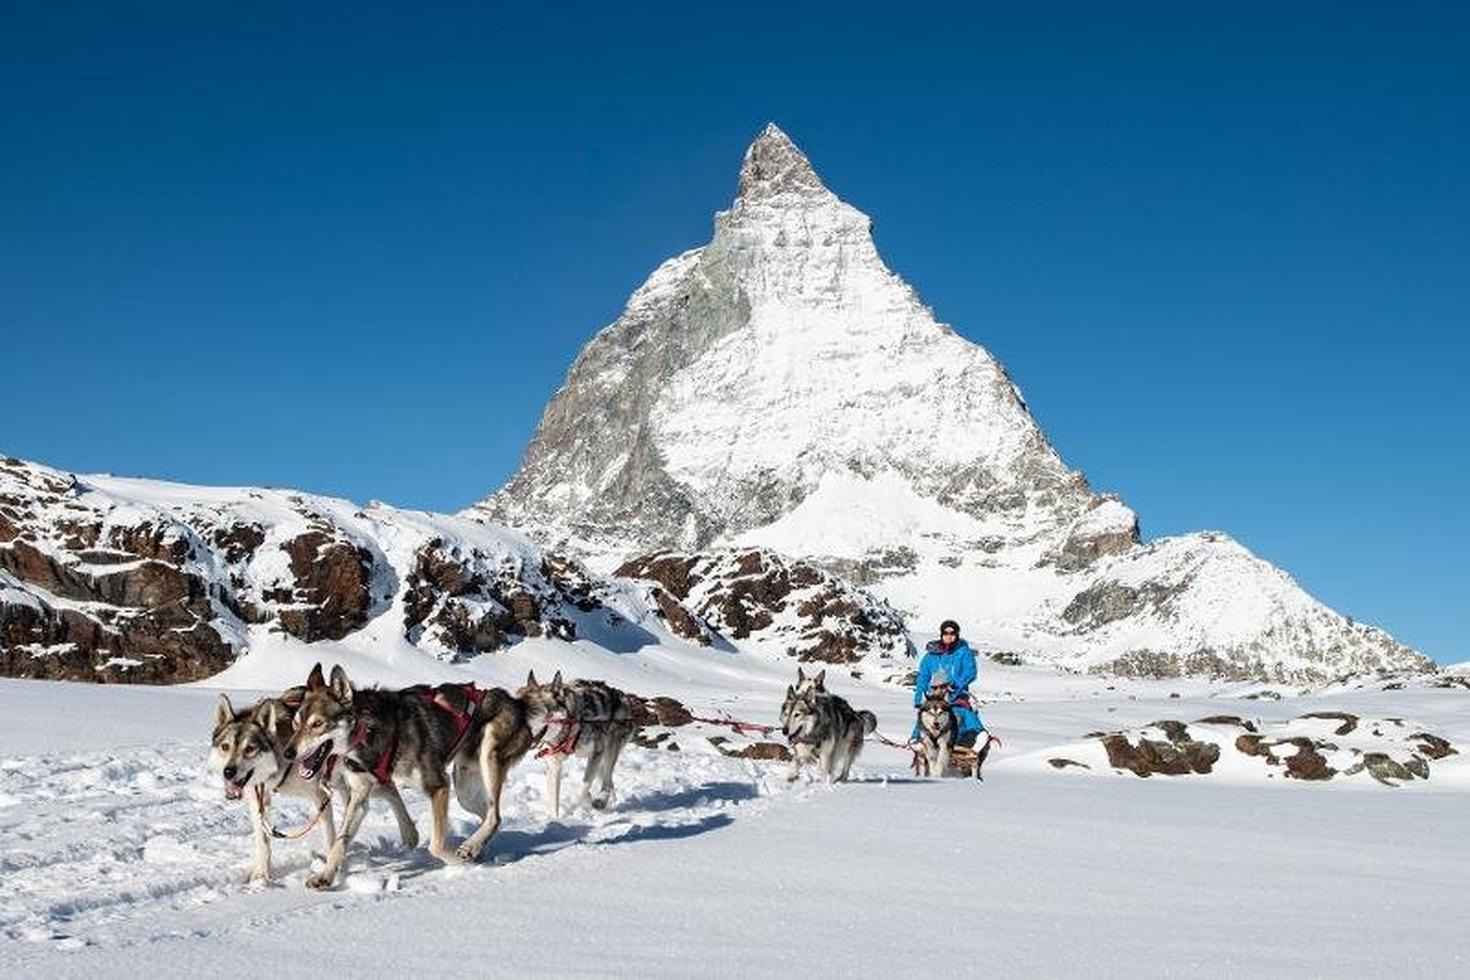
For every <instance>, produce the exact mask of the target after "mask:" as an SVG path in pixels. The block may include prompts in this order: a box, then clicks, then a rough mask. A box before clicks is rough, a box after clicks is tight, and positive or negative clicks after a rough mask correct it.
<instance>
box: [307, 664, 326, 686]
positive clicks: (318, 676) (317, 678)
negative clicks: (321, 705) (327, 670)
mask: <svg viewBox="0 0 1470 980" xmlns="http://www.w3.org/2000/svg"><path fill="white" fill-rule="evenodd" d="M326 686H327V681H326V679H325V678H324V677H322V665H321V664H320V663H318V664H317V665H316V666H315V667H313V668H311V673H309V674H307V675H306V689H307V690H308V691H320V690H321V689H322V688H324V687H326Z"/></svg>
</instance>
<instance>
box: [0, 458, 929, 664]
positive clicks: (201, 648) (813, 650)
mask: <svg viewBox="0 0 1470 980" xmlns="http://www.w3.org/2000/svg"><path fill="white" fill-rule="evenodd" d="M750 554H752V555H755V556H756V557H755V559H754V562H753V564H752V563H751V560H750V559H748V558H746V557H744V556H742V558H741V559H740V560H737V561H735V568H734V570H733V571H730V572H729V573H728V574H727V573H726V570H724V569H723V568H713V567H705V566H703V565H701V566H700V567H698V568H689V569H686V571H685V573H684V575H683V577H682V580H681V581H682V582H685V583H700V585H699V587H698V590H697V591H696V592H693V593H691V592H688V591H682V590H676V591H678V594H677V595H675V594H674V593H673V592H670V591H669V590H668V589H665V588H664V587H663V586H661V585H659V584H658V582H659V581H660V580H661V579H667V578H668V577H667V576H666V575H663V574H662V571H663V570H664V569H666V568H667V567H670V566H669V563H668V562H658V561H654V562H650V563H648V564H647V566H646V568H643V569H640V571H647V572H648V574H647V575H644V576H642V580H639V581H627V580H622V579H615V578H611V577H608V576H603V575H597V574H594V573H591V572H589V571H588V570H587V569H586V568H585V567H584V566H583V565H582V564H581V563H579V562H577V561H575V560H573V559H570V558H568V557H566V556H564V555H561V554H558V553H556V552H554V551H549V550H546V549H542V548H540V547H538V546H536V545H535V544H533V543H532V542H530V541H528V540H527V539H525V538H524V537H522V536H521V535H519V534H516V533H514V532H511V531H509V530H507V529H505V528H500V527H490V526H486V525H484V524H480V523H476V522H473V521H468V520H464V519H462V518H456V517H449V516H445V515H438V514H426V513H422V512H417V511H404V510H399V509H397V508H393V507H388V506H385V505H382V504H372V505H369V506H367V507H358V506H357V505H355V504H353V503H351V502H350V501H345V500H337V499H333V498H329V497H319V496H313V495H311V494H302V493H293V492H291V491H283V490H267V489H261V488H250V487H245V488H210V487H193V486H184V485H180V484H173V483H160V482H157V481H150V480H131V479H120V478H116V477H107V476H86V477H76V476H73V475H71V474H66V473H62V472H59V471H57V470H53V469H50V468H47V467H44V466H39V465H36V464H34V463H27V462H23V461H21V460H17V459H10V458H4V459H0V676H11V677H42V678H57V679H66V680H88V681H105V682H132V683H172V682H179V681H189V680H198V679H200V678H204V677H208V676H211V675H213V674H215V673H218V672H219V671H221V670H223V669H225V668H226V667H228V666H229V665H230V664H232V663H233V662H234V661H235V659H236V658H237V657H238V656H239V655H240V654H241V653H243V652H245V651H246V650H248V649H251V648H252V647H256V646H260V645H262V644H261V641H262V640H263V639H270V638H272V637H274V638H276V639H274V640H272V642H288V641H287V640H286V638H288V637H289V638H290V641H299V642H301V643H324V644H332V645H334V646H333V649H334V652H336V651H338V650H340V651H352V652H356V653H358V654H368V655H371V656H378V657H385V656H386V657H393V656H394V655H395V653H394V651H396V650H402V649H404V648H407V647H411V648H414V649H415V650H418V651H423V652H425V653H428V654H431V655H433V656H434V657H437V658H439V659H443V660H451V661H452V660H462V659H465V658H468V657H473V656H477V655H480V654H494V653H496V652H498V651H502V650H505V649H507V648H508V647H511V646H513V645H515V644H516V643H518V642H519V641H520V640H522V639H524V638H526V637H549V638H554V639H562V640H572V639H582V638H585V639H591V640H592V641H593V642H596V643H599V644H601V645H603V646H607V647H609V648H612V649H618V650H625V651H631V650H636V649H638V648H640V647H643V646H646V645H649V644H656V643H678V642H680V639H687V640H691V641H693V642H694V643H696V644H701V645H714V644H718V645H720V646H722V647H724V648H726V649H728V648H730V647H731V646H732V644H744V643H752V644H759V645H762V646H764V647H766V648H768V649H774V650H775V652H776V653H777V654H778V655H790V656H792V657H798V658H802V659H822V660H829V661H837V662H843V663H849V662H855V661H858V660H861V659H863V658H864V657H866V656H868V655H874V656H877V655H880V654H892V653H893V652H894V651H895V650H897V651H898V652H902V650H903V645H904V643H905V640H904V636H903V630H902V623H901V621H900V620H899V619H898V617H897V616H896V615H895V614H894V613H893V612H892V611H891V610H889V609H888V608H887V607H886V606H885V605H883V604H882V603H881V602H879V601H877V600H875V599H873V598H872V597H871V596H868V595H866V594H864V593H862V591H861V590H858V589H854V588H852V587H850V586H847V585H846V584H845V583H841V582H837V581H835V580H833V579H832V578H831V577H830V576H828V575H826V574H825V573H822V572H820V571H817V570H815V569H811V568H807V567H805V566H799V567H795V568H788V567H787V566H786V565H784V564H783V563H781V562H780V560H779V559H776V558H774V557H766V556H760V555H759V553H757V552H751V553H750ZM668 580H669V581H671V582H672V581H673V580H672V579H668ZM676 638H680V639H676ZM265 645H266V646H267V647H270V646H271V644H269V643H267V644H265Z"/></svg>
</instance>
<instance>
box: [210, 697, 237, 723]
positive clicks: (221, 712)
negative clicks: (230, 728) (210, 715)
mask: <svg viewBox="0 0 1470 980" xmlns="http://www.w3.org/2000/svg"><path fill="white" fill-rule="evenodd" d="M234 720H235V708H234V706H233V705H231V704H230V696H229V695H228V694H221V695H220V696H219V700H218V701H216V702H215V703H214V727H215V728H216V729H219V728H223V727H224V726H225V725H228V724H229V723H230V722H232V721H234Z"/></svg>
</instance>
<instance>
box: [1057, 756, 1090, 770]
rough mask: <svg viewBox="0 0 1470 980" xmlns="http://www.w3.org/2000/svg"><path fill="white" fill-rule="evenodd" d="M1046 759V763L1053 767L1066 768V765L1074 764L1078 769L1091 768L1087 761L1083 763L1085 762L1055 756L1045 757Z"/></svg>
mask: <svg viewBox="0 0 1470 980" xmlns="http://www.w3.org/2000/svg"><path fill="white" fill-rule="evenodd" d="M1046 761H1047V763H1048V764H1049V765H1050V766H1051V767H1052V768H1053V769H1066V768H1067V767H1068V766H1076V767H1078V768H1079V769H1091V768H1092V767H1091V766H1089V765H1088V764H1087V763H1085V762H1078V761H1076V760H1075V759H1063V758H1056V759H1047V760H1046Z"/></svg>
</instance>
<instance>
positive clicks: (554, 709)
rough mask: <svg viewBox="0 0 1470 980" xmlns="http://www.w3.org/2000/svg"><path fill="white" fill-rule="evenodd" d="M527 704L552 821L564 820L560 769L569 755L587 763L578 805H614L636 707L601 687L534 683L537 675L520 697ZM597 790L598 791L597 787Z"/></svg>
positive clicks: (553, 681) (585, 683)
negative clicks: (615, 772)
mask: <svg viewBox="0 0 1470 980" xmlns="http://www.w3.org/2000/svg"><path fill="white" fill-rule="evenodd" d="M516 697H517V698H519V699H520V700H522V701H524V702H525V704H526V712H527V718H528V720H529V722H530V725H531V729H532V731H533V732H535V733H536V741H537V743H538V744H539V745H541V746H542V748H541V753H540V754H544V755H545V756H546V757H547V758H546V805H547V809H548V810H549V811H550V813H551V815H552V816H553V817H557V816H560V815H561V767H562V762H563V761H565V759H566V757H567V756H569V755H577V756H580V757H581V758H584V759H586V760H587V765H586V768H585V769H584V770H583V772H582V795H581V797H580V798H579V800H578V803H579V804H580V805H587V804H590V805H591V806H592V807H593V808H595V809H598V810H601V809H603V808H604V807H606V806H607V805H608V803H610V802H611V801H612V796H613V768H614V767H615V766H617V764H618V756H619V755H620V754H621V753H622V751H623V746H625V745H627V744H628V739H630V738H631V737H632V736H633V728H634V725H633V707H632V704H631V703H630V702H629V698H628V696H627V695H626V694H624V693H623V692H622V691H619V690H618V689H617V688H615V687H609V686H608V685H606V684H604V683H603V682H602V681H585V680H574V681H572V682H571V683H570V684H568V683H564V682H563V681H562V679H561V671H557V672H556V676H555V677H553V678H552V679H551V683H550V684H538V683H536V672H535V671H532V672H531V673H530V674H529V675H528V676H527V677H526V686H525V687H522V688H521V689H520V690H519V691H517V692H516ZM594 781H596V782H597V783H598V784H599V785H598V788H597V789H596V790H595V791H594V790H593V788H592V784H593V782H594Z"/></svg>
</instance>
